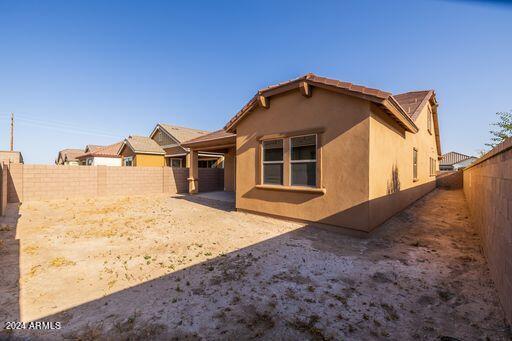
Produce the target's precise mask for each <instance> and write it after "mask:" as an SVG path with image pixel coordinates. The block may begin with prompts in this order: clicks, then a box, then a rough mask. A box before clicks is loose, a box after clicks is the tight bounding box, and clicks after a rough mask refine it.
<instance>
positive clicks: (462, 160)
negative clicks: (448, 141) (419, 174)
mask: <svg viewBox="0 0 512 341" xmlns="http://www.w3.org/2000/svg"><path fill="white" fill-rule="evenodd" d="M476 159H477V158H476V157H474V156H469V155H464V154H461V153H457V152H449V153H446V154H444V155H443V156H442V158H441V161H440V162H439V170H442V171H451V170H459V169H464V168H466V167H467V166H469V165H471V164H472V163H473V162H475V161H476Z"/></svg>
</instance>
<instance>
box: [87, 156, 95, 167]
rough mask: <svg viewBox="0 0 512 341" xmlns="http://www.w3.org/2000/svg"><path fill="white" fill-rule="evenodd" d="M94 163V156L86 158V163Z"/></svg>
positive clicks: (88, 164) (89, 164)
mask: <svg viewBox="0 0 512 341" xmlns="http://www.w3.org/2000/svg"><path fill="white" fill-rule="evenodd" d="M93 163H94V158H92V157H89V158H87V159H86V160H85V164H86V165H87V166H92V164H93Z"/></svg>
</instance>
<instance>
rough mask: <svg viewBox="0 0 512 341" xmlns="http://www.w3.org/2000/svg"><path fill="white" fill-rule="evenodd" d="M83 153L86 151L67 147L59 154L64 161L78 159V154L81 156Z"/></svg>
mask: <svg viewBox="0 0 512 341" xmlns="http://www.w3.org/2000/svg"><path fill="white" fill-rule="evenodd" d="M83 153H84V151H83V150H82V149H77V148H67V149H62V150H61V151H60V152H59V156H60V157H61V159H62V160H64V161H76V158H77V156H79V155H81V154H83Z"/></svg>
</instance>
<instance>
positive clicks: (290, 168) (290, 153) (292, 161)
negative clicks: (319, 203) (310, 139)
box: [283, 134, 318, 188]
mask: <svg viewBox="0 0 512 341" xmlns="http://www.w3.org/2000/svg"><path fill="white" fill-rule="evenodd" d="M312 135H315V159H314V160H313V159H309V160H292V139H294V138H297V137H304V136H312ZM283 143H284V141H283ZM288 144H289V150H288V152H289V154H288V155H289V156H290V157H289V161H290V167H288V179H290V186H296V187H313V188H315V187H316V183H317V176H318V174H317V160H318V155H317V154H318V134H303V135H294V136H290V137H288ZM283 159H284V157H283ZM305 162H311V163H312V162H314V163H315V185H314V186H309V185H294V184H293V183H292V164H293V163H305ZM283 182H284V179H283Z"/></svg>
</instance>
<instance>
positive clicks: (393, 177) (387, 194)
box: [369, 104, 438, 228]
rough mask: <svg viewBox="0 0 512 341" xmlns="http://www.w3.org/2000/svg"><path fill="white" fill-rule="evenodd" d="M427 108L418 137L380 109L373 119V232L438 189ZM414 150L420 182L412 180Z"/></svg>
mask: <svg viewBox="0 0 512 341" xmlns="http://www.w3.org/2000/svg"><path fill="white" fill-rule="evenodd" d="M428 106H429V104H427V105H426V106H425V107H424V108H423V109H422V111H421V113H420V114H419V116H418V117H417V119H416V121H415V124H416V126H417V127H418V129H419V131H418V132H417V133H416V134H413V133H410V132H406V131H405V130H404V129H403V128H401V127H400V126H399V125H398V124H397V123H396V122H395V121H394V120H392V119H391V118H390V117H389V116H387V115H385V114H384V113H383V112H382V111H381V110H380V109H379V108H377V107H375V106H372V114H371V117H370V192H369V199H370V227H371V228H374V227H376V226H378V225H379V224H381V223H382V222H383V221H385V220H386V219H388V218H389V217H391V216H392V215H393V214H395V213H397V212H399V211H401V210H402V209H404V208H405V207H407V206H408V205H410V204H411V203H412V202H414V201H415V200H417V199H419V198H420V197H421V196H423V195H425V194H426V193H428V192H430V191H431V190H433V189H434V188H435V180H436V177H435V175H430V161H429V158H433V159H434V160H435V162H436V170H437V169H438V160H437V157H438V155H437V145H436V139H435V134H434V128H433V126H432V129H431V133H429V132H428V129H427V116H428V115H429V114H430V113H429V111H428ZM413 148H416V149H417V150H418V178H417V181H414V180H413Z"/></svg>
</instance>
